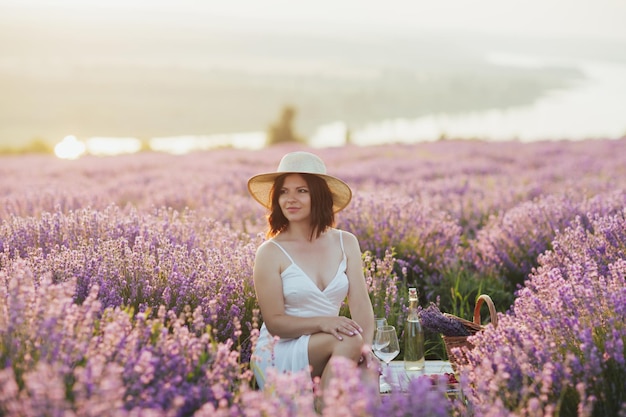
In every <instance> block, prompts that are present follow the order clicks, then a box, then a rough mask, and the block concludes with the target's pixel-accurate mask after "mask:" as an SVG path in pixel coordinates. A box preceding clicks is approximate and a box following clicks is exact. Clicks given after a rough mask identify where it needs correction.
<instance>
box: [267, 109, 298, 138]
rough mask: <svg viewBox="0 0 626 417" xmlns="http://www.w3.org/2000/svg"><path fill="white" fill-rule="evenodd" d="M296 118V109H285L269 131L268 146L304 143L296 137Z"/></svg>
mask: <svg viewBox="0 0 626 417" xmlns="http://www.w3.org/2000/svg"><path fill="white" fill-rule="evenodd" d="M295 117H296V109H295V107H293V106H285V107H283V110H282V113H281V115H280V118H279V119H278V121H277V122H276V123H274V124H272V125H271V126H270V127H269V128H268V131H267V144H268V145H276V144H278V143H285V142H304V140H303V139H302V138H300V137H298V136H297V135H296V133H295V132H294V128H293V119H294V118H295Z"/></svg>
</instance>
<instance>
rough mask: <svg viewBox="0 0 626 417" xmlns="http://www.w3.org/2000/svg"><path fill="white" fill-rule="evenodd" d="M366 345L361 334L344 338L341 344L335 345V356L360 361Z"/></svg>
mask: <svg viewBox="0 0 626 417" xmlns="http://www.w3.org/2000/svg"><path fill="white" fill-rule="evenodd" d="M364 343H365V341H364V340H363V336H361V335H360V334H356V335H354V336H349V337H344V338H343V340H342V341H341V342H339V343H336V344H335V349H334V350H333V356H335V355H340V356H345V357H348V358H350V359H353V360H358V359H359V358H360V357H361V352H362V351H363V345H364Z"/></svg>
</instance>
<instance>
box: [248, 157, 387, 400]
mask: <svg viewBox="0 0 626 417" xmlns="http://www.w3.org/2000/svg"><path fill="white" fill-rule="evenodd" d="M248 190H249V191H250V194H252V196H253V197H254V198H255V199H256V200H257V201H258V202H259V203H261V204H262V205H263V206H264V207H266V208H268V209H269V215H268V225H269V230H268V233H267V236H268V238H270V239H269V240H267V241H266V242H264V243H263V244H262V245H261V246H260V247H259V248H258V250H257V254H256V260H255V265H254V286H255V290H256V295H257V300H258V303H259V307H260V309H261V315H262V317H263V321H264V323H263V325H262V327H261V331H260V336H259V339H258V341H257V344H256V348H255V351H254V352H253V362H254V363H253V369H254V372H255V377H256V380H257V383H258V385H259V386H260V388H263V385H264V382H265V381H264V375H265V371H266V369H267V368H268V367H274V368H276V369H277V370H279V371H280V372H297V371H302V370H307V369H308V370H309V371H310V372H311V376H312V377H314V378H315V377H319V378H320V386H321V388H322V390H323V389H324V387H325V386H326V385H327V383H328V381H329V379H330V378H331V370H330V366H327V365H328V363H329V360H330V359H331V358H333V357H336V356H342V357H345V358H349V359H351V360H353V361H354V362H355V363H357V364H358V365H359V366H360V367H363V368H364V369H367V368H369V369H370V370H369V371H368V372H364V375H368V376H369V377H372V378H373V375H375V380H376V381H378V370H379V368H380V364H379V362H378V360H377V359H375V357H374V355H373V354H372V352H371V349H370V346H371V343H372V338H373V334H374V315H373V311H372V304H371V302H370V299H369V295H368V293H367V288H366V285H365V278H364V275H363V265H362V260H361V250H360V247H359V243H358V241H357V239H356V237H355V236H354V235H353V234H351V233H348V232H345V231H341V230H338V229H335V228H334V227H333V226H334V224H335V213H336V212H338V211H340V210H342V209H343V208H345V207H346V206H347V205H348V203H349V202H350V199H351V198H352V191H351V190H350V187H348V185H346V184H345V183H344V182H343V181H341V180H339V179H337V178H335V177H332V176H330V175H327V174H326V167H325V165H324V162H323V161H322V160H321V159H320V158H319V157H318V156H316V155H314V154H312V153H309V152H293V153H289V154H287V155H285V156H284V157H283V158H282V160H281V161H280V164H279V166H278V169H277V171H276V172H273V173H268V174H260V175H256V176H254V177H252V178H251V179H250V180H249V181H248ZM346 297H347V300H348V305H349V308H350V315H351V317H352V318H351V319H350V318H347V317H343V316H339V310H340V307H341V305H342V303H343V301H344V300H345V299H346Z"/></svg>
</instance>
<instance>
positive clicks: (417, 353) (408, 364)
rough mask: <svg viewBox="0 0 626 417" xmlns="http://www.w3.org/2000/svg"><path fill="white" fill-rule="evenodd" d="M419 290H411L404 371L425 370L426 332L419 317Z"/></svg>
mask: <svg viewBox="0 0 626 417" xmlns="http://www.w3.org/2000/svg"><path fill="white" fill-rule="evenodd" d="M417 303H418V298H417V289H416V288H413V287H411V288H409V314H408V316H407V319H406V325H405V327H404V369H405V370H406V371H421V370H423V369H424V365H425V362H424V330H423V329H422V324H421V323H420V320H419V317H418V315H417Z"/></svg>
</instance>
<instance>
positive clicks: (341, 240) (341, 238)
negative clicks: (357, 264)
mask: <svg viewBox="0 0 626 417" xmlns="http://www.w3.org/2000/svg"><path fill="white" fill-rule="evenodd" d="M339 242H340V243H341V253H343V257H344V258H345V257H346V251H345V250H344V249H343V230H340V231H339Z"/></svg>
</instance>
